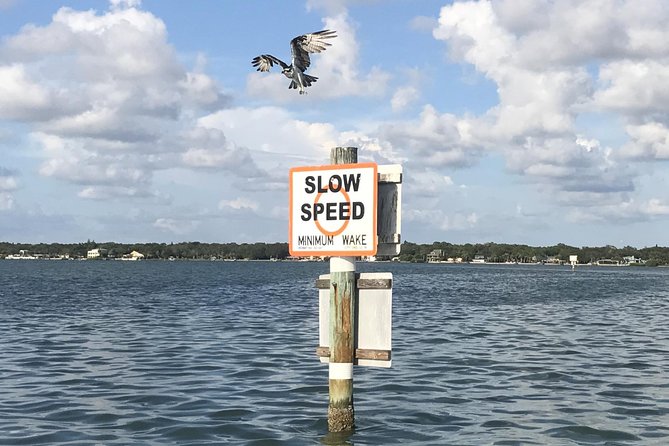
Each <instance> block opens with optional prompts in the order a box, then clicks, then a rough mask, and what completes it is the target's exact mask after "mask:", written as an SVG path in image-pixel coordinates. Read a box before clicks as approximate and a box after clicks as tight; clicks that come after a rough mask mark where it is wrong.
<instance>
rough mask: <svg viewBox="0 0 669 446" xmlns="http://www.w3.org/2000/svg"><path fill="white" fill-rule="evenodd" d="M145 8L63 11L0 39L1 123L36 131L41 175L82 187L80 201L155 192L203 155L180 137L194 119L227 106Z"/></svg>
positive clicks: (117, 1)
mask: <svg viewBox="0 0 669 446" xmlns="http://www.w3.org/2000/svg"><path fill="white" fill-rule="evenodd" d="M139 6H140V2H139V1H137V0H112V1H111V2H110V8H109V10H108V11H103V12H101V13H98V12H96V11H94V10H87V11H77V10H74V9H71V8H67V7H64V8H61V9H59V10H58V11H57V12H56V13H55V14H54V15H53V17H52V20H51V22H50V23H48V24H46V25H44V26H38V25H27V26H24V27H23V28H22V29H21V30H20V31H19V32H18V33H17V34H15V35H13V36H9V37H7V38H5V39H4V40H3V41H2V42H1V43H0V119H9V120H15V121H19V122H23V123H26V124H28V125H29V126H31V128H32V137H33V141H34V142H35V143H36V144H37V145H38V146H39V147H41V148H42V150H43V154H44V162H43V163H42V165H41V167H40V169H39V172H40V174H42V175H44V176H49V177H53V178H57V179H60V180H62V181H66V182H71V183H75V184H81V185H85V186H86V188H84V189H82V190H81V191H80V192H79V196H80V197H82V198H100V197H108V196H111V195H116V196H118V197H126V198H132V197H136V198H141V197H152V196H154V195H155V194H154V193H153V192H150V190H149V186H150V183H151V180H152V176H153V172H155V171H156V170H159V169H163V168H166V167H171V166H172V165H174V164H175V163H178V162H179V160H182V159H183V160H184V161H186V160H189V159H192V158H193V157H194V155H193V153H192V152H191V154H190V155H186V153H188V151H190V150H196V149H198V148H197V147H195V148H194V147H193V146H192V145H190V144H189V143H190V142H192V138H189V137H182V135H184V134H186V135H189V134H190V133H192V131H191V129H193V128H194V127H195V122H194V121H193V117H194V116H195V117H196V116H198V115H202V114H204V113H207V112H209V111H211V110H213V109H216V108H220V107H221V106H224V105H225V104H226V103H227V102H228V98H227V97H226V96H225V95H224V94H223V93H222V92H221V90H220V88H219V87H218V86H217V84H216V82H215V81H214V80H213V79H212V78H211V77H209V76H208V75H206V74H205V73H204V72H202V67H203V65H204V63H203V62H202V61H200V62H199V66H198V67H196V68H195V69H193V70H189V69H188V68H186V67H184V66H183V64H182V63H181V62H180V61H179V59H178V57H177V54H176V51H175V50H174V48H173V47H172V46H171V45H170V43H169V42H168V40H167V30H166V27H165V24H164V23H163V22H162V20H160V19H158V18H157V17H155V16H154V15H153V14H151V13H149V12H146V11H143V10H141V9H139ZM200 155H201V156H200V159H201V160H202V159H204V158H206V156H205V155H204V154H200ZM183 157H185V158H183ZM242 157H243V154H242ZM232 158H234V153H233V156H232ZM222 163H224V162H223V161H221V160H218V161H217V163H214V164H216V165H217V164H222ZM184 164H186V165H193V163H190V164H189V163H188V162H184ZM195 164H197V163H195ZM214 167H216V166H214ZM247 172H248V171H244V172H242V173H240V175H241V174H246V173H247Z"/></svg>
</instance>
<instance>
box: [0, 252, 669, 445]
mask: <svg viewBox="0 0 669 446" xmlns="http://www.w3.org/2000/svg"><path fill="white" fill-rule="evenodd" d="M327 268H328V265H327V263H284V262H275V263H269V262H234V263H233V262H151V261H145V262H64V261H63V262H58V261H0V330H1V335H0V444H2V445H5V444H30V445H37V444H68V445H83V444H104V445H108V444H112V445H113V444H124V445H125V444H138V445H140V444H141V445H151V444H155V445H166V444H179V445H188V444H192V445H200V444H257V445H261V444H263V445H264V444H287V445H299V444H319V443H324V444H355V445H366V444H370V445H372V444H373V445H387V444H421V445H422V444H435V445H441V444H458V445H482V444H500V445H509V444H523V445H524V444H538V445H547V444H548V445H553V444H555V445H563V444H564V445H568V444H597V445H626V444H640V445H641V444H643V445H653V444H657V445H666V444H669V269H657V268H611V269H607V268H586V267H583V268H580V269H577V271H576V272H575V273H572V272H571V271H570V270H569V269H568V268H566V267H564V268H563V267H548V266H545V267H542V266H490V265H480V266H474V265H471V266H470V265H465V266H457V265H408V264H387V263H383V264H359V266H358V270H359V271H391V272H392V273H393V274H394V277H395V289H394V314H393V323H394V332H393V343H394V345H393V367H392V368H391V369H371V368H356V370H355V378H354V379H355V397H356V402H355V404H356V423H357V429H356V431H355V432H354V433H353V434H352V435H349V436H344V437H341V436H340V437H337V436H331V435H328V434H327V419H326V417H327V395H328V389H327V365H322V364H320V363H319V362H318V359H317V357H316V355H315V348H316V346H317V343H318V327H317V290H316V289H315V287H314V280H315V278H316V277H317V276H318V274H323V273H326V272H327Z"/></svg>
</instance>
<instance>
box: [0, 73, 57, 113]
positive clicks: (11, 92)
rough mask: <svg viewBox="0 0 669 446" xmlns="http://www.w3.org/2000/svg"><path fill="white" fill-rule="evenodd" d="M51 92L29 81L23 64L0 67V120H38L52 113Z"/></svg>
mask: <svg viewBox="0 0 669 446" xmlns="http://www.w3.org/2000/svg"><path fill="white" fill-rule="evenodd" d="M53 100H54V99H53V97H52V94H51V92H49V91H47V90H46V89H45V88H44V87H42V86H40V85H39V84H38V83H37V82H34V81H33V80H31V79H30V78H29V76H28V74H27V73H26V68H25V66H24V65H23V64H18V63H15V64H11V65H4V66H3V65H0V118H3V119H23V118H31V117H32V118H34V119H39V118H40V117H41V116H40V115H41V114H42V113H44V112H46V111H53V105H54V104H53Z"/></svg>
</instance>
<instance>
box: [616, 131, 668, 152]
mask: <svg viewBox="0 0 669 446" xmlns="http://www.w3.org/2000/svg"><path fill="white" fill-rule="evenodd" d="M626 130H627V134H628V135H629V136H630V139H631V141H630V142H629V143H628V144H626V145H625V146H624V147H623V150H622V153H623V155H625V156H627V157H629V158H639V159H646V160H651V159H659V160H667V159H669V128H667V126H666V125H664V124H662V123H659V122H649V123H646V124H641V125H628V126H627V127H626Z"/></svg>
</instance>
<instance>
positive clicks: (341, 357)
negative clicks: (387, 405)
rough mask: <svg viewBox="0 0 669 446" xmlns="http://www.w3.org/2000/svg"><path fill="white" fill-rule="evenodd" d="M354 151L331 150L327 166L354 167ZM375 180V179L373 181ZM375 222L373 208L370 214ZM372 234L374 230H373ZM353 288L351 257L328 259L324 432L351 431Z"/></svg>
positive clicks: (346, 148)
mask: <svg viewBox="0 0 669 446" xmlns="http://www.w3.org/2000/svg"><path fill="white" fill-rule="evenodd" d="M357 162H358V149H357V148H355V147H335V148H334V149H332V151H331V153H330V163H331V164H355V163H357ZM374 180H376V178H374ZM373 215H374V220H376V209H374V211H373ZM373 232H374V235H376V227H374V231H373ZM357 294H358V290H357V289H356V286H355V257H350V256H346V257H332V258H330V364H329V380H328V383H329V389H330V392H329V393H330V401H329V404H328V430H329V431H330V432H343V431H350V430H353V426H354V425H355V413H354V409H353V357H354V354H355V343H354V341H355V337H354V333H353V329H354V325H353V321H354V320H355V306H356V299H357V297H358V295H357Z"/></svg>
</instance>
